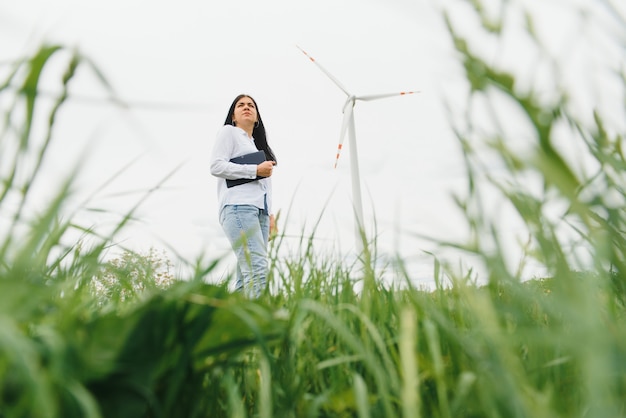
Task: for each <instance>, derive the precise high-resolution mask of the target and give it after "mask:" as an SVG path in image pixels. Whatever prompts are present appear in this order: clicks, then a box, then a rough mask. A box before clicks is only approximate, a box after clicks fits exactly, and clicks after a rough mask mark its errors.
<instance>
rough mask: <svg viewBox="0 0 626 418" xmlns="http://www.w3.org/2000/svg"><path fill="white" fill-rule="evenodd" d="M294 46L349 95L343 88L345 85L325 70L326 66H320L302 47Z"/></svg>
mask: <svg viewBox="0 0 626 418" xmlns="http://www.w3.org/2000/svg"><path fill="white" fill-rule="evenodd" d="M296 47H297V48H298V49H299V50H300V51H302V53H303V54H304V55H306V56H307V57H308V58H309V59H310V60H311V62H312V63H313V64H315V65H317V67H318V68H319V69H320V70H322V72H323V73H324V74H326V76H328V78H330V79H331V80H332V82H333V83H335V84H336V85H337V87H339V88H340V89H341V91H343V92H344V93H345V94H346V96H350V93H349V92H348V90H347V89H346V88H345V87H344V86H343V85H342V84H341V83H340V82H339V80H337V79H336V78H335V76H333V75H332V74H331V73H329V72H328V70H326V68H324V67H322V66H321V65H320V64H319V63H318V62H317V61H315V58H313V57H312V56H310V55H309V54H307V52H306V51H305V50H304V49H302V48H300V47H299V46H298V45H296Z"/></svg>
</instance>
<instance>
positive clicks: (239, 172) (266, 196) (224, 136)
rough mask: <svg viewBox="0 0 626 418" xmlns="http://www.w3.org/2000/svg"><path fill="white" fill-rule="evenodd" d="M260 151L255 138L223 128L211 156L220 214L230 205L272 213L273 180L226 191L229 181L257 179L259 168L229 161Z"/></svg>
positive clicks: (262, 180) (229, 127)
mask: <svg viewBox="0 0 626 418" xmlns="http://www.w3.org/2000/svg"><path fill="white" fill-rule="evenodd" d="M256 151H258V150H257V148H256V146H255V145H254V138H250V137H249V136H248V134H247V133H246V131H244V130H243V129H241V128H237V127H235V126H232V125H224V126H222V127H221V128H220V130H219V131H218V132H217V137H216V139H215V144H213V152H212V154H211V174H212V175H214V176H215V177H217V178H218V180H217V200H218V203H219V206H218V213H221V212H222V209H223V208H224V206H227V205H253V206H256V207H257V208H259V209H265V202H267V211H268V214H270V213H272V179H271V177H266V178H262V179H259V180H256V181H252V182H249V183H244V184H240V185H238V186H234V187H231V188H228V187H226V179H230V180H235V179H253V178H256V176H257V175H256V167H257V166H256V164H235V163H231V162H230V159H231V158H234V157H239V156H241V155H245V154H250V153H252V152H256Z"/></svg>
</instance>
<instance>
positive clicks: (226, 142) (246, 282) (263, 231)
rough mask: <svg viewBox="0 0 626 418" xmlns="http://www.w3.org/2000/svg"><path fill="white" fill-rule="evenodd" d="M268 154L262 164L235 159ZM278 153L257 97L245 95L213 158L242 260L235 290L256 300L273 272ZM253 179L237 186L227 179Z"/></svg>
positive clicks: (226, 222)
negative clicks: (271, 143) (274, 179)
mask: <svg viewBox="0 0 626 418" xmlns="http://www.w3.org/2000/svg"><path fill="white" fill-rule="evenodd" d="M258 150H260V151H263V152H264V154H265V160H266V161H263V162H261V163H259V164H238V163H234V162H231V161H230V160H231V159H232V158H235V157H240V156H243V155H248V154H252V153H254V152H256V151H258ZM274 165H276V157H275V156H274V152H273V151H272V149H271V148H270V146H269V145H268V143H267V138H266V135H265V126H264V125H263V120H261V115H260V113H259V109H258V107H257V105H256V102H255V101H254V99H253V98H252V97H250V96H248V95H245V94H241V95H239V96H237V97H236V98H235V100H234V101H233V103H232V104H231V106H230V109H229V110H228V115H227V116H226V120H225V121H224V126H222V128H221V129H220V130H219V132H218V133H217V138H216V141H215V144H214V146H213V153H212V157H211V174H212V175H214V176H216V177H218V182H217V198H218V202H219V221H220V224H221V225H222V228H223V229H224V232H225V233H226V236H227V237H228V240H229V241H230V243H231V245H232V247H233V250H234V252H235V255H236V257H237V282H236V286H235V288H236V290H238V291H243V292H244V294H246V295H247V296H249V297H252V298H257V297H259V296H260V295H261V292H262V291H263V290H264V289H265V285H266V278H267V274H268V271H269V266H268V260H267V258H268V257H267V245H268V241H269V237H270V233H271V234H272V235H273V234H274V233H276V225H275V219H274V215H273V214H272V212H271V210H272V179H271V176H272V172H273V169H274ZM236 179H248V182H245V183H243V184H238V185H235V186H230V187H229V185H227V181H226V180H236Z"/></svg>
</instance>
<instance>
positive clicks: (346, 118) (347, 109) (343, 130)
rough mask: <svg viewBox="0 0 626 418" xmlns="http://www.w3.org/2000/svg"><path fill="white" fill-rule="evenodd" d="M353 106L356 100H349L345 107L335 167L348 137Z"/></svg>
mask: <svg viewBox="0 0 626 418" xmlns="http://www.w3.org/2000/svg"><path fill="white" fill-rule="evenodd" d="M353 107H354V102H352V101H348V102H346V105H345V106H344V108H343V122H342V123H341V133H340V134H339V144H337V156H336V157H335V168H337V163H338V162H339V155H340V154H341V149H342V148H343V139H344V138H345V137H346V130H347V129H348V124H349V123H350V118H352V117H353Z"/></svg>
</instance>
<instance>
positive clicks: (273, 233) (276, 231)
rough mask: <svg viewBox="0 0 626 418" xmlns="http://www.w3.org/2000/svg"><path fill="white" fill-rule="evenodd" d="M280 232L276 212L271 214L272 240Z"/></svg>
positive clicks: (270, 237)
mask: <svg viewBox="0 0 626 418" xmlns="http://www.w3.org/2000/svg"><path fill="white" fill-rule="evenodd" d="M276 234H278V227H277V226H276V217H275V216H274V214H273V213H272V214H270V236H269V239H270V241H271V240H272V239H273V238H274V237H275V236H276Z"/></svg>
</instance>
